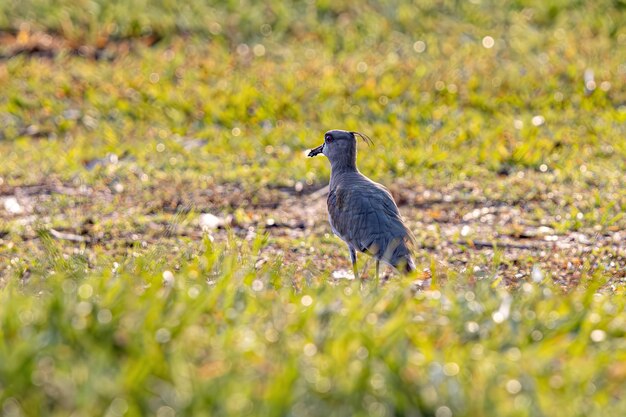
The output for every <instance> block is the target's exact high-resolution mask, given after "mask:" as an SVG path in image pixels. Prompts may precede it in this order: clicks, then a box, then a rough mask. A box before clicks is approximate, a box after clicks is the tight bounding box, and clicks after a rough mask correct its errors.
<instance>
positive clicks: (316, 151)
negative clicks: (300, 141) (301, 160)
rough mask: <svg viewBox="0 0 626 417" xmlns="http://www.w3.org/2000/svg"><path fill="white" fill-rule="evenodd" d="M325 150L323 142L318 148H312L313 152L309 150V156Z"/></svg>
mask: <svg viewBox="0 0 626 417" xmlns="http://www.w3.org/2000/svg"><path fill="white" fill-rule="evenodd" d="M323 151H324V144H323V143H322V144H321V145H320V146H318V147H317V148H315V149H311V152H309V156H315V155H318V154H321V153H322V152H323Z"/></svg>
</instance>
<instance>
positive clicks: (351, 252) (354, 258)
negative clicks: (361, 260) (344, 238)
mask: <svg viewBox="0 0 626 417" xmlns="http://www.w3.org/2000/svg"><path fill="white" fill-rule="evenodd" d="M348 249H349V250H350V261H352V273H354V278H358V276H359V273H358V271H357V269H356V250H355V249H354V248H353V247H352V245H348Z"/></svg>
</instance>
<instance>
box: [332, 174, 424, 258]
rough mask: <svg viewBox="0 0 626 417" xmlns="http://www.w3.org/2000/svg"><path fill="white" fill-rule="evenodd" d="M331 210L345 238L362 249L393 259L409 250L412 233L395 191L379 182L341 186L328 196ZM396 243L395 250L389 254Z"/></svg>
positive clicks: (356, 247)
mask: <svg viewBox="0 0 626 417" xmlns="http://www.w3.org/2000/svg"><path fill="white" fill-rule="evenodd" d="M328 213H329V215H330V220H331V222H332V226H333V228H334V229H335V230H336V231H337V232H338V233H339V234H340V236H341V238H342V239H343V240H345V241H346V242H347V243H349V244H351V245H352V246H353V247H354V248H355V249H357V250H358V251H361V252H368V253H370V254H372V255H374V256H376V257H377V258H381V257H382V256H385V258H388V260H390V261H393V260H394V259H397V257H400V256H403V255H405V254H407V253H408V252H409V250H408V248H407V244H409V243H411V242H413V237H412V234H411V232H410V231H409V230H408V228H407V227H406V226H405V225H404V223H403V222H402V219H401V217H400V213H399V211H398V207H397V206H396V204H395V202H394V201H393V198H392V197H391V194H390V193H389V191H387V189H385V188H384V187H383V186H382V185H380V184H376V183H366V184H354V183H352V184H350V187H345V186H341V185H340V186H337V187H336V188H335V189H333V190H331V191H330V193H329V195H328ZM390 243H392V244H393V245H394V247H393V248H391V249H390V251H391V253H387V250H388V245H389V244H390Z"/></svg>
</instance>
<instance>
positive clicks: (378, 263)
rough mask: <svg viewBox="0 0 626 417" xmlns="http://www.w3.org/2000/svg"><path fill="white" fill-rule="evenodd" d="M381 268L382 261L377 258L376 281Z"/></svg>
mask: <svg viewBox="0 0 626 417" xmlns="http://www.w3.org/2000/svg"><path fill="white" fill-rule="evenodd" d="M379 268H380V261H379V260H378V259H376V282H378V270H379Z"/></svg>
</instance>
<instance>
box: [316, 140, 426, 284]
mask: <svg viewBox="0 0 626 417" xmlns="http://www.w3.org/2000/svg"><path fill="white" fill-rule="evenodd" d="M357 136H358V137H360V138H361V139H363V141H365V142H366V143H367V144H368V145H370V144H373V142H372V140H371V139H370V138H369V137H368V136H367V135H365V134H363V133H359V132H352V131H346V130H329V131H328V132H326V133H325V134H324V143H322V144H321V145H320V146H318V147H316V148H314V149H311V150H310V152H309V153H308V156H309V157H314V156H316V155H319V154H323V155H325V156H326V157H327V158H328V160H329V161H330V184H329V193H328V198H327V205H328V220H329V222H330V227H331V229H332V231H333V233H334V234H335V235H337V236H338V237H339V238H340V239H341V240H343V241H344V242H345V243H346V244H347V245H348V250H349V251H350V260H351V262H352V270H353V272H354V276H355V278H356V277H358V276H359V275H358V271H357V266H356V260H357V252H360V253H365V254H367V255H370V256H372V257H374V259H375V260H376V280H377V281H378V279H379V268H380V262H383V263H385V264H387V265H391V266H392V267H394V268H395V269H396V270H398V271H400V272H402V273H410V272H412V271H414V270H415V262H414V261H413V257H412V255H411V252H412V248H413V247H414V245H415V238H414V236H413V233H411V231H410V229H409V228H408V227H407V225H406V224H405V223H404V221H403V220H402V217H401V216H400V211H399V210H398V206H397V205H396V203H395V201H394V199H393V197H392V195H391V193H390V192H389V190H388V189H387V188H385V187H384V186H383V185H381V184H379V183H377V182H374V181H372V180H370V179H369V178H367V177H366V176H365V175H363V174H361V172H360V171H359V170H358V168H357V165H356V153H357Z"/></svg>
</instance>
